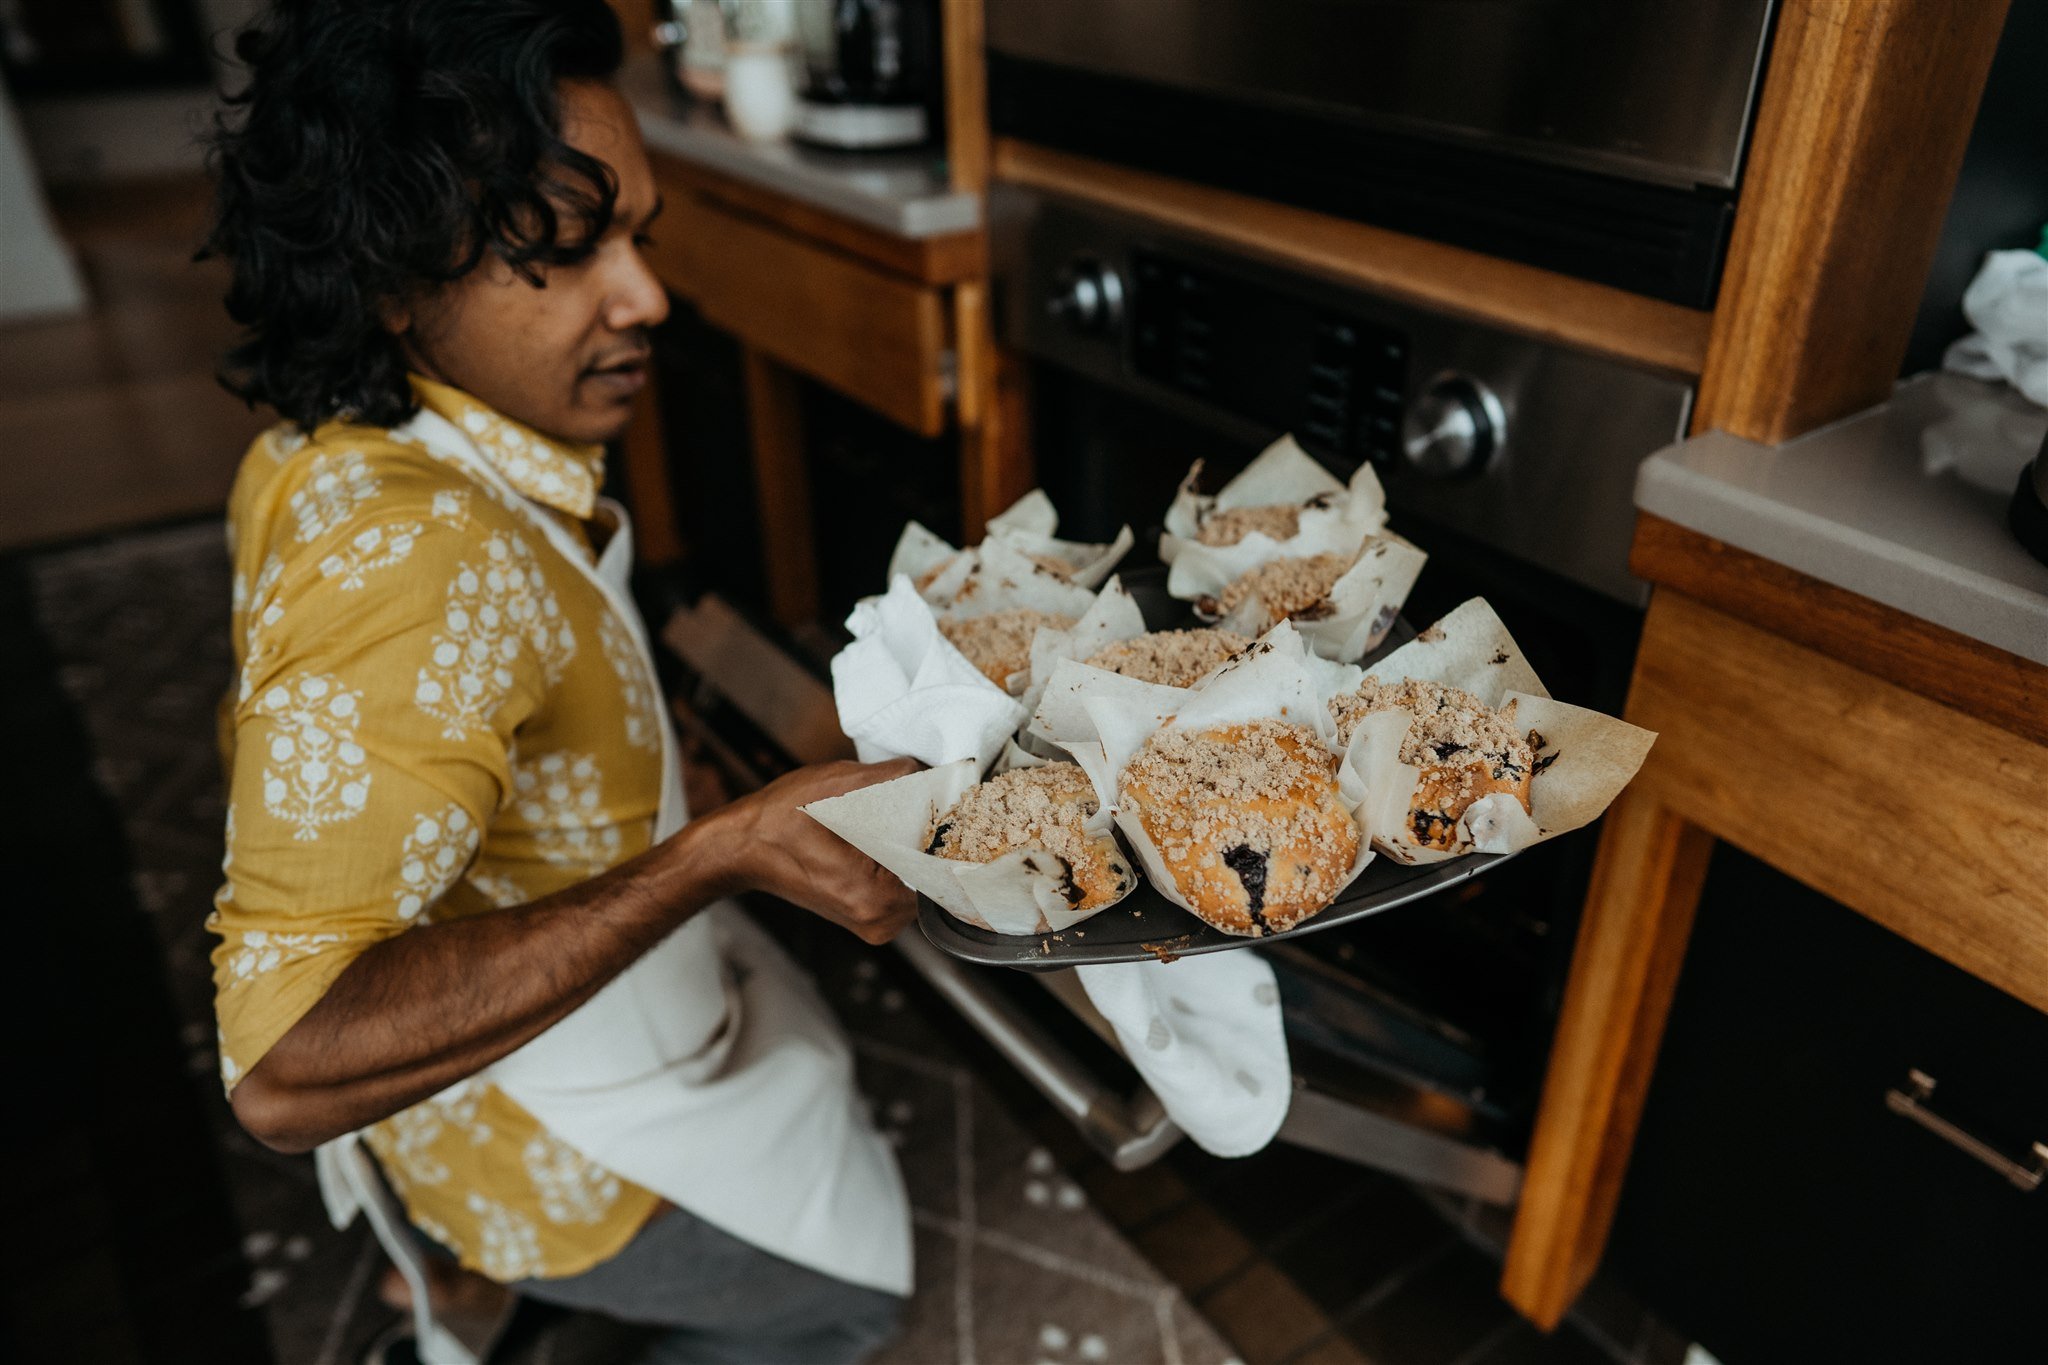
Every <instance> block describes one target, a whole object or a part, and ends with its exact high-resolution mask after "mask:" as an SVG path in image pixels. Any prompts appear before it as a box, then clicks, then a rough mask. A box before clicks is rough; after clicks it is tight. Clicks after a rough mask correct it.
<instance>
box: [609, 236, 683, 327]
mask: <svg viewBox="0 0 2048 1365" xmlns="http://www.w3.org/2000/svg"><path fill="white" fill-rule="evenodd" d="M621 255H622V262H621V265H620V267H619V273H618V277H617V279H616V280H615V281H614V283H613V286H612V290H611V294H610V297H609V298H608V299H607V300H606V302H605V318H604V321H605V325H606V326H607V327H608V328H610V329H611V330H612V331H614V332H626V331H631V330H632V329H633V328H635V327H654V326H657V325H659V324H660V323H661V322H662V321H663V319H665V318H667V317H668V290H666V289H664V288H663V287H662V284H661V279H660V277H659V276H657V275H656V274H655V273H654V271H653V269H652V268H651V267H650V266H649V265H648V264H647V260H646V258H645V257H643V256H642V255H641V254H640V252H639V251H638V250H637V249H631V250H627V251H625V252H623V253H621Z"/></svg>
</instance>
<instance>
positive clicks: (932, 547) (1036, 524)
mask: <svg viewBox="0 0 2048 1365" xmlns="http://www.w3.org/2000/svg"><path fill="white" fill-rule="evenodd" d="M1059 524H1060V517H1059V512H1058V511H1057V510H1055V509H1054V507H1053V505H1052V499H1050V498H1048V497H1047V496H1046V495H1045V493H1044V492H1043V491H1042V490H1040V489H1036V488H1034V489H1032V490H1031V491H1030V492H1029V493H1026V494H1025V495H1024V496H1023V497H1021V498H1019V499H1017V501H1016V502H1014V503H1012V504H1011V505H1010V506H1009V508H1007V509H1006V510H1005V511H1003V512H1002V513H1001V514H999V515H997V516H995V517H992V518H990V519H989V523H988V529H987V532H986V533H985V535H984V538H983V540H982V543H981V544H980V545H977V546H973V547H970V548H969V549H965V550H962V549H958V548H956V547H955V546H953V545H951V544H950V543H948V542H947V541H945V540H944V539H942V538H941V537H939V536H938V535H936V534H934V533H933V532H932V531H930V530H928V529H926V528H925V527H924V526H922V525H920V524H919V523H917V522H915V521H913V522H911V523H910V524H909V525H907V526H905V527H904V528H903V534H902V535H901V536H900V537H898V538H897V541H896V550H895V553H893V554H892V555H891V556H890V557H889V580H890V581H891V582H894V581H895V579H896V575H898V574H908V575H909V576H910V578H911V579H912V581H913V582H914V581H915V580H917V579H919V578H921V577H923V576H924V575H925V574H926V573H928V572H930V571H931V570H933V569H938V570H939V573H938V576H937V577H936V578H934V579H933V580H932V581H931V582H930V583H929V584H927V585H926V586H925V588H924V592H923V596H924V599H925V600H926V601H927V602H930V603H931V604H932V605H933V606H935V607H938V608H940V609H942V610H943V609H945V608H949V607H952V606H953V605H954V604H955V602H956V601H957V600H958V599H959V598H961V597H962V595H963V594H965V595H967V596H970V597H971V596H973V595H974V594H973V593H972V592H969V591H968V589H969V588H970V586H971V585H973V584H975V583H976V582H977V580H978V579H979V578H980V577H981V576H982V575H983V573H984V570H985V568H986V566H985V564H984V560H985V558H986V557H987V551H988V550H989V547H990V546H991V545H1002V546H1005V547H1007V548H1008V549H1009V550H1010V551H1012V554H1011V555H1009V556H1008V557H1007V558H1004V559H1002V560H1001V562H1000V563H999V564H998V566H997V568H996V571H997V572H998V573H1007V574H1009V575H1011V576H1013V577H1014V576H1015V575H1016V574H1017V573H1018V572H1020V570H1019V569H1018V567H1017V566H1018V565H1020V564H1021V565H1022V566H1023V568H1022V570H1021V572H1024V573H1030V572H1036V573H1039V574H1043V575H1044V576H1045V577H1047V578H1049V579H1053V580H1054V581H1059V580H1058V575H1056V574H1050V573H1047V572H1046V571H1045V570H1044V569H1043V568H1041V567H1039V566H1038V565H1036V564H1033V563H1032V562H1031V559H1030V558H1029V556H1031V555H1043V556H1045V557H1047V558H1051V559H1056V560H1059V561H1060V562H1062V563H1064V564H1067V565H1070V566H1071V572H1070V573H1069V575H1068V577H1067V579H1066V580H1065V581H1067V582H1069V583H1071V584H1072V585H1073V586H1075V587H1078V588H1082V589H1085V590H1087V591H1090V592H1093V591H1094V590H1095V589H1096V588H1098V587H1100V586H1101V585H1102V580H1103V579H1105V578H1107V577H1109V573H1110V570H1112V569H1114V568H1115V567H1116V565H1117V561H1118V560H1120V559H1122V558H1123V557H1124V555H1125V554H1126V553H1128V552H1129V550H1130V548H1131V543H1132V536H1131V528H1130V527H1128V526H1125V527H1124V528H1123V529H1121V530H1120V531H1118V532H1117V536H1116V539H1115V540H1113V541H1110V542H1109V543H1107V544H1097V543H1092V542H1089V541H1080V540H1061V539H1059V538H1058V537H1057V536H1056V535H1054V534H1053V533H1054V532H1055V531H1057V530H1058V529H1059ZM1070 614H1071V613H1070Z"/></svg>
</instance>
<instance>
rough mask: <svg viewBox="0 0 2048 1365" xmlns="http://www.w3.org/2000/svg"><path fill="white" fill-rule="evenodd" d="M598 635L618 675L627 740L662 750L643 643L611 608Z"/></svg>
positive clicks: (656, 750) (606, 658)
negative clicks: (634, 636)
mask: <svg viewBox="0 0 2048 1365" xmlns="http://www.w3.org/2000/svg"><path fill="white" fill-rule="evenodd" d="M597 637H598V643H599V644H601V645H603V646H604V657H605V660H606V661H607V662H608V663H610V664H611V666H612V672H613V673H615V674H617V675H618V679H619V698H620V700H621V702H622V703H623V705H622V707H621V708H620V709H621V713H622V714H623V716H624V718H625V725H626V743H628V744H630V745H632V746H633V747H634V748H636V749H645V750H646V751H647V752H649V753H656V752H659V751H660V749H661V729H660V724H661V722H660V717H659V716H657V715H656V713H655V710H654V689H653V687H652V686H651V685H650V683H649V680H648V677H647V665H646V664H645V663H644V662H642V661H641V658H640V646H639V643H638V642H637V641H636V640H634V639H633V637H632V633H631V632H630V631H629V630H628V629H627V628H626V626H625V623H623V622H622V621H620V620H619V618H618V617H617V616H616V615H614V614H613V613H611V612H609V611H608V612H606V613H605V614H604V618H603V619H602V621H600V622H599V624H598V628H597Z"/></svg>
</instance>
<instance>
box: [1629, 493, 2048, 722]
mask: <svg viewBox="0 0 2048 1365" xmlns="http://www.w3.org/2000/svg"><path fill="white" fill-rule="evenodd" d="M1629 567H1630V568H1631V569H1632V570H1634V572H1635V574H1636V576H1637V577H1639V578H1644V579H1648V580H1649V581H1650V582H1652V583H1655V584H1657V585H1659V586H1661V587H1667V588H1670V589H1672V590H1673V591H1676V592H1680V593H1683V594H1685V595H1686V596H1687V597H1690V598H1693V599H1695V600H1697V601H1700V602H1703V603H1705V604H1706V605H1708V606H1710V607H1713V608H1715V609H1717V610H1719V611H1723V612H1726V613H1727V614H1728V615H1730V616H1733V617H1735V618H1737V619H1738V620H1742V621H1747V622H1749V623H1750V624H1751V625H1754V626H1758V627H1760V628H1762V629H1764V630H1767V631H1769V632H1771V633H1772V634H1774V635H1778V636H1782V637H1783V638H1785V639H1787V640H1791V641H1793V642H1794V643H1796V644H1801V645H1805V646H1807V647H1808V648H1810V649H1814V650H1817V651H1819V652H1821V653H1823V654H1826V655H1828V656H1829V657H1831V658H1835V659H1840V660H1841V661H1843V662H1844V663H1847V664H1850V665H1853V666H1854V667H1856V668H1858V669H1861V670H1862V671H1863V672H1865V673H1869V674H1871V675H1872V676H1874V677H1878V678H1882V679H1884V680H1885V681H1887V682H1891V683H1895V684H1897V685H1898V686H1900V687H1903V688H1905V689H1906V690H1907V691H1910V692H1916V693H1918V694H1919V695H1921V696H1923V697H1926V698H1928V699H1929V700H1932V701H1937V702H1940V703H1941V704H1942V705H1944V706H1949V707H1952V708H1954V709H1955V710H1957V711H1961V712H1963V713H1964V714H1965V715H1970V716H1975V717H1977V718H1978V719H1979V720H1983V721H1987V722H1989V723H1990V724H1993V725H1996V726H1998V727H1999V728H2001V729H2004V730H2009V731H2011V732H2012V733H2013V734H2016V735H2020V736H2022V737H2024V738H2026V739H2029V740H2032V741H2033V742H2035V743H2037V744H2048V667H2044V666H2043V665H2041V664H2037V663H2035V662H2033V661H2032V660H2031V659H2023V658H2021V657H2019V656H2018V655H2017V654H2010V653H2007V652H2006V651H2005V650H2002V649H1999V648H1997V647H1996V646H1995V645H1988V644H1985V643H1984V642H1983V641H1981V640H1973V639H1971V638H1970V637H1969V636H1967V635H1961V634H1958V633H1957V632H1955V631H1952V630H1949V629H1947V628H1946V627H1943V626H1938V625H1935V624H1934V623H1933V622H1931V621H1926V620H1923V619H1921V618H1920V617H1917V616H1912V615H1909V614H1907V613H1906V612H1902V611H1899V610H1898V609H1897V608H1894V607H1888V606H1885V605H1884V604H1883V603H1881V602H1874V601H1872V600H1871V599H1870V598H1867V597H1863V596H1860V595H1859V594H1857V593H1853V592H1850V591H1848V590H1847V589H1845V588H1838V587H1836V586H1834V585H1833V584H1831V583H1823V582H1822V581H1820V580H1819V579H1817V578H1811V577H1809V576H1807V575H1806V574H1803V573H1800V572H1799V571H1798V570H1796V569H1790V568H1787V567H1786V566H1785V565H1783V564H1779V563H1777V562H1776V561H1774V560H1769V559H1765V558H1763V557H1762V556H1760V555H1756V554H1752V553H1750V552H1749V551H1747V550H1741V549H1737V548H1736V547H1735V546H1733V545H1730V544H1728V543H1727V542H1726V541H1721V540H1716V539H1714V538H1713V537H1711V536H1705V535H1701V534H1700V533H1699V532H1697V531H1692V530H1688V529H1686V528H1685V527H1683V526H1680V525H1678V524H1677V523H1676V522H1672V521H1667V520H1665V519H1664V518H1663V517H1659V516H1653V515H1652V514H1650V513H1648V512H1643V513H1639V514H1638V515H1637V517H1636V537H1635V544H1634V547H1633V549H1632V550H1631V552H1630V555H1629Z"/></svg>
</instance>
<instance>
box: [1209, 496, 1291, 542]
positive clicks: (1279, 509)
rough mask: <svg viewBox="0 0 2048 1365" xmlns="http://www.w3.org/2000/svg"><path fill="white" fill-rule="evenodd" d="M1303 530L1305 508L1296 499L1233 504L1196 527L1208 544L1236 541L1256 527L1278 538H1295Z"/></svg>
mask: <svg viewBox="0 0 2048 1365" xmlns="http://www.w3.org/2000/svg"><path fill="white" fill-rule="evenodd" d="M1300 530H1301V508H1300V507H1298V506H1296V505H1295V504H1293V503H1286V502H1279V503H1267V504H1265V505H1263V506H1259V507H1231V508H1227V509H1225V510H1222V511H1218V512H1211V513H1210V514H1209V515H1208V517H1207V518H1206V519H1204V520H1203V522H1202V524H1201V526H1200V527H1199V528H1197V529H1196V531H1195V539H1196V540H1198V541H1200V542H1201V543H1202V544H1204V545H1217V546H1222V545H1235V544H1237V543H1238V542H1239V541H1240V540H1243V539H1244V538H1245V537H1246V536H1248V535H1250V534H1251V533H1252V532H1254V531H1262V532H1264V533H1265V534H1266V535H1268V536H1271V537H1272V538H1273V539H1274V540H1291V539H1293V537H1294V535H1295V533H1296V532H1298V531H1300Z"/></svg>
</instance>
